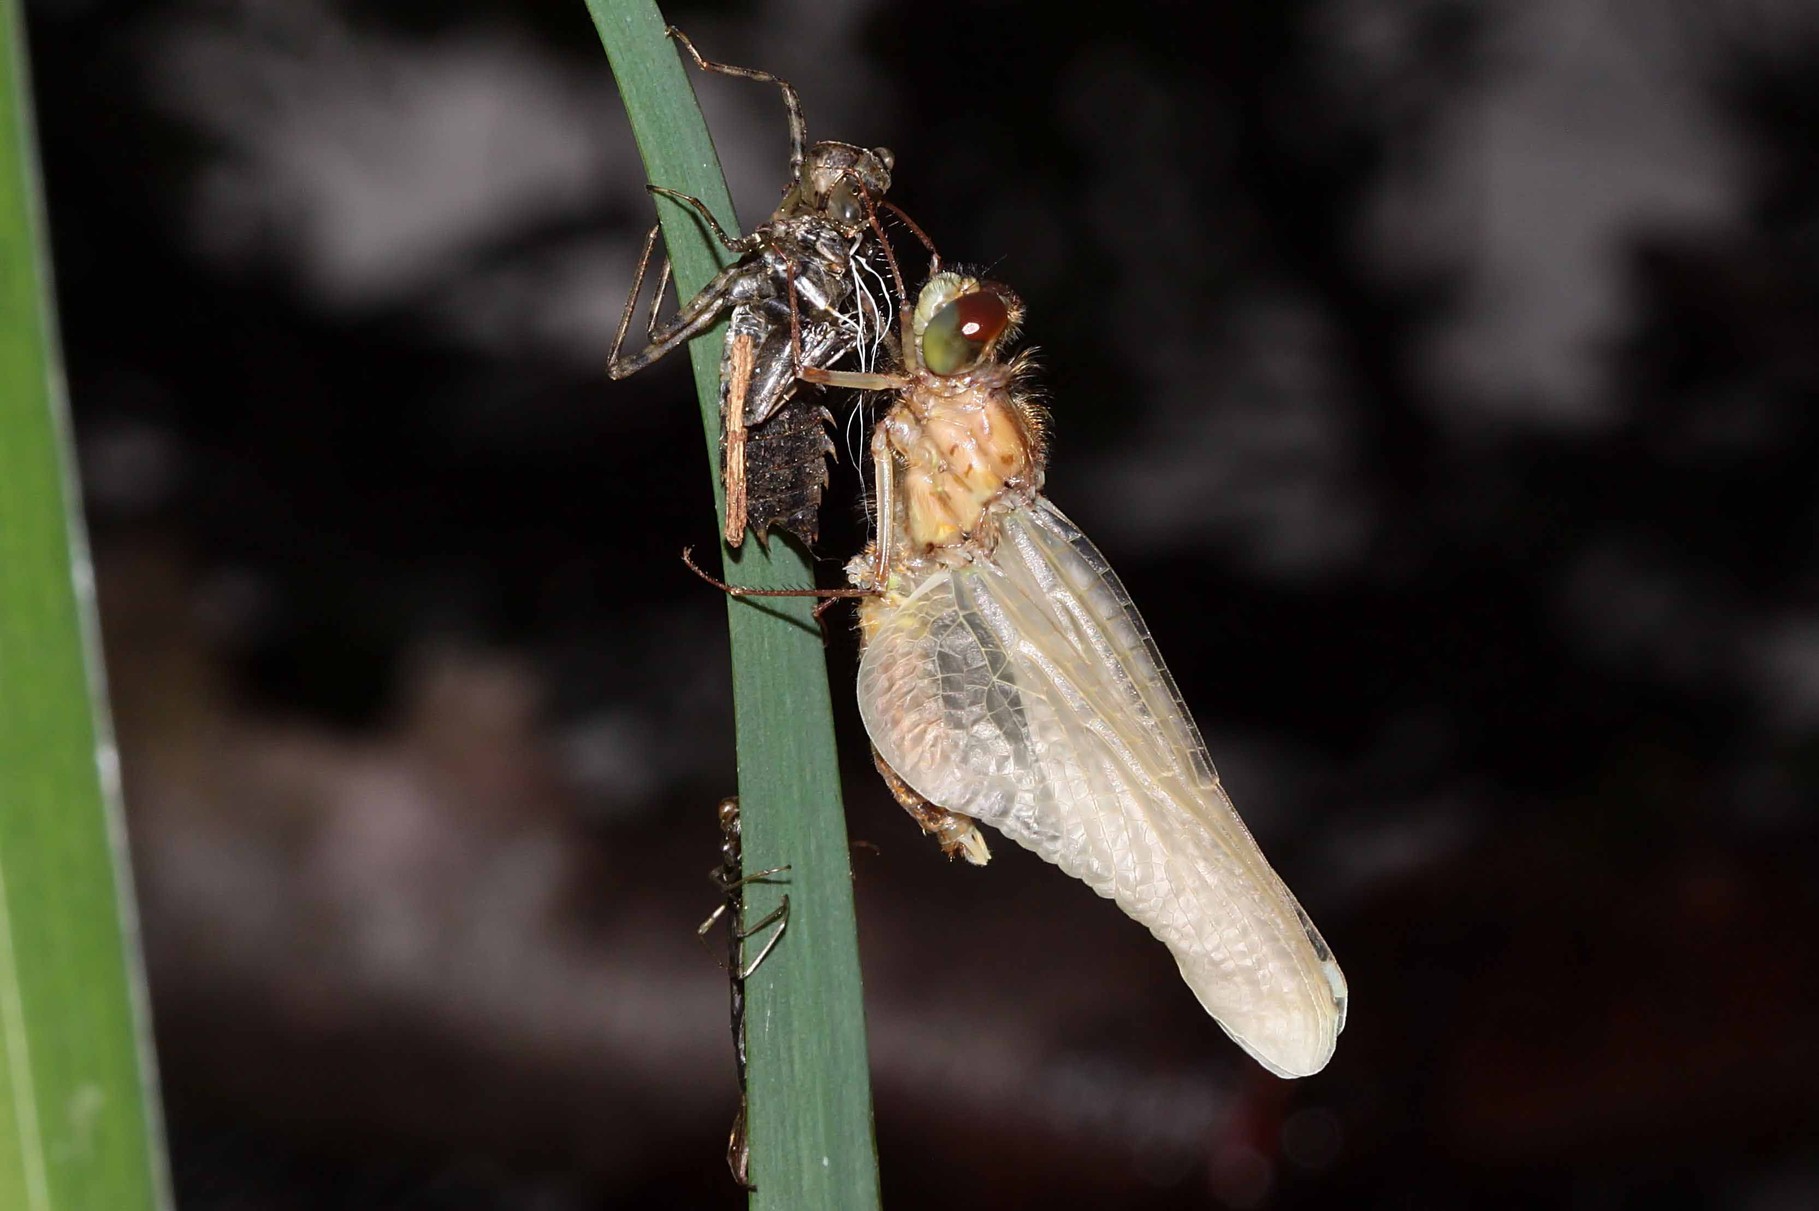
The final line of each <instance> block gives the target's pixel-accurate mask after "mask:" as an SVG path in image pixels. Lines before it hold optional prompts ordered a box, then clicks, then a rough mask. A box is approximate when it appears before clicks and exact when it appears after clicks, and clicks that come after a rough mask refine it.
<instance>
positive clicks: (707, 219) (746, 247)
mask: <svg viewBox="0 0 1819 1211" xmlns="http://www.w3.org/2000/svg"><path fill="white" fill-rule="evenodd" d="M645 188H646V189H648V190H650V191H651V192H652V193H654V194H658V195H660V196H662V197H666V198H668V199H670V200H671V201H672V202H680V203H681V204H682V205H684V206H686V207H688V208H689V209H690V210H692V211H694V212H695V217H696V218H698V219H700V220H701V222H702V223H703V224H704V225H705V226H706V227H707V229H708V231H709V232H710V233H711V234H712V235H713V237H714V238H715V239H716V240H719V241H720V244H721V246H722V247H724V248H725V249H726V250H727V251H728V252H732V253H737V254H738V255H740V256H744V255H745V254H746V253H748V252H751V251H752V250H753V249H755V248H758V247H761V246H762V245H763V243H764V237H762V236H760V235H758V234H757V233H756V232H754V233H753V234H751V235H748V236H745V237H743V238H742V239H737V240H735V239H734V238H733V237H732V236H730V235H727V234H726V229H725V228H724V227H722V226H720V220H719V219H716V218H715V217H714V212H713V211H711V210H709V209H708V208H707V203H706V202H703V201H702V200H701V199H700V198H698V197H696V196H695V195H694V194H690V193H683V192H682V191H681V190H679V189H670V188H669V187H667V186H664V185H646V186H645Z"/></svg>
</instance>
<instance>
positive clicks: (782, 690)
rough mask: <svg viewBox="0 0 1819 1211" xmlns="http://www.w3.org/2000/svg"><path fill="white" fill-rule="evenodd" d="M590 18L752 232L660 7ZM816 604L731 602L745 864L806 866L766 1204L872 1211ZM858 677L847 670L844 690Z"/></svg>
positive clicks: (665, 146) (698, 365)
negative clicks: (737, 206)
mask: <svg viewBox="0 0 1819 1211" xmlns="http://www.w3.org/2000/svg"><path fill="white" fill-rule="evenodd" d="M588 9H589V11H590V12H591V13H592V14H593V17H594V23H595V25H596V26H597V27H598V29H599V31H600V40H601V42H602V43H604V45H605V46H606V53H607V57H608V58H609V59H610V60H611V62H612V67H613V74H614V76H615V77H616V78H617V80H618V82H619V91H620V95H621V96H622V97H623V98H624V100H625V108H626V112H627V113H628V114H629V115H630V118H631V124H632V132H633V134H634V136H635V137H636V138H637V141H638V148H639V151H640V152H641V153H642V154H643V157H644V165H645V171H646V172H647V174H648V175H649V179H650V180H651V181H652V182H653V183H655V184H658V185H666V186H668V187H670V188H672V189H678V190H681V191H682V192H683V193H687V194H692V195H693V196H695V197H697V198H700V199H701V200H702V201H703V202H705V203H707V205H708V207H709V208H710V209H711V210H712V211H713V213H714V214H715V215H716V216H717V217H718V218H719V219H720V221H721V224H722V225H723V226H724V227H726V228H727V230H729V231H736V230H738V229H739V228H738V224H737V223H736V221H735V216H734V214H733V208H732V202H731V199H730V198H729V197H728V195H727V190H726V183H725V181H724V179H723V178H722V176H721V173H720V165H719V160H718V158H717V157H716V156H715V154H714V148H713V142H712V140H711V139H710V138H709V137H708V133H707V127H706V125H705V124H704V123H703V121H702V119H701V112H700V109H699V107H698V106H697V105H696V103H695V95H694V91H693V89H692V88H691V87H690V82H689V78H688V74H687V71H686V70H685V69H684V66H683V64H682V62H681V60H680V59H679V58H678V56H677V52H676V47H675V45H674V44H673V43H671V42H670V41H669V39H668V38H666V37H665V36H664V32H663V30H664V23H663V18H662V16H661V15H660V14H659V13H658V11H657V8H656V6H655V5H654V4H651V3H649V2H648V0H588ZM747 87H750V88H751V89H752V90H753V95H752V99H751V103H752V104H753V105H767V104H769V105H775V106H776V110H777V124H778V127H779V129H781V128H782V126H783V121H784V114H783V105H782V101H781V98H779V97H778V96H776V94H775V92H774V91H770V95H768V96H767V95H766V93H767V91H769V90H767V88H766V86H763V85H759V84H751V85H748V86H747ZM778 184H779V186H781V184H782V182H781V181H779V182H778ZM657 206H658V209H659V211H660V212H661V214H662V218H663V224H664V228H663V230H664V238H665V240H666V241H667V244H668V248H669V253H670V259H671V261H672V262H673V263H674V265H675V273H676V284H677V287H678V289H679V290H680V291H681V295H682V297H684V298H686V297H688V296H689V295H691V294H692V293H694V292H695V291H696V290H698V289H699V288H700V287H701V286H702V285H703V284H705V283H706V282H707V280H708V279H709V278H710V277H711V276H712V275H713V274H714V272H715V271H716V270H718V268H719V267H720V265H721V263H722V261H721V257H722V253H721V250H720V249H719V247H718V246H717V245H715V244H714V243H713V242H712V240H711V237H709V236H707V234H706V233H705V232H704V231H703V230H702V229H701V226H700V224H699V222H698V221H697V220H696V219H695V218H694V217H693V216H692V215H690V214H689V212H688V211H687V210H686V209H684V208H683V207H681V206H679V205H677V204H675V203H672V202H670V201H668V200H667V199H659V200H658V201H657ZM720 341H721V330H720V329H718V328H716V329H715V330H714V331H713V332H712V333H710V334H708V335H706V336H703V337H702V338H700V339H698V340H697V341H695V342H694V345H693V347H692V349H691V350H690V352H691V355H692V357H693V359H694V366H695V387H696V392H697V394H698V396H699V399H700V404H701V417H702V424H703V425H704V427H705V429H706V432H707V440H708V465H709V468H710V470H711V471H712V481H713V485H714V493H715V499H716V500H718V499H719V494H720V481H719V468H718V434H719V424H720V418H719V373H720ZM604 406H611V405H610V402H606V403H605V404H604ZM721 508H724V503H723V502H722V504H721ZM706 520H707V519H706V518H705V517H703V519H702V521H703V530H705V528H706V527H705V523H706ZM726 569H727V572H726V574H727V576H728V578H729V579H731V580H733V581H735V582H737V583H740V584H746V585H754V586H761V587H772V586H790V585H805V584H811V583H813V574H812V572H811V570H810V568H809V566H808V564H807V563H806V561H805V560H804V559H803V558H802V557H801V556H800V555H799V554H798V553H797V552H796V551H795V550H794V549H792V548H791V547H789V546H788V545H787V544H786V543H785V542H784V541H782V540H780V539H776V538H773V539H772V541H771V545H770V552H769V554H768V555H767V554H766V553H765V552H764V550H763V549H762V548H760V547H758V546H757V544H756V543H752V542H747V543H746V544H745V546H744V548H743V549H742V553H741V554H740V556H739V557H738V558H737V559H732V558H728V560H727V562H726ZM812 604H813V603H812V602H810V601H808V600H806V599H802V598H772V599H767V600H764V601H762V602H753V601H749V600H748V601H735V600H731V599H729V600H728V603H727V623H728V627H729V630H730V632H731V637H732V653H733V696H734V710H735V717H736V724H737V732H738V744H739V796H740V803H741V812H742V821H743V829H744V843H745V862H746V867H747V869H752V870H758V869H765V868H768V867H773V866H783V865H788V866H789V868H790V871H789V874H788V875H787V877H786V878H787V882H786V884H785V885H784V886H781V887H756V886H755V887H753V888H751V889H750V895H749V904H748V909H747V911H748V913H749V914H753V919H756V915H757V914H763V913H767V912H769V911H770V910H771V908H772V907H773V906H774V905H775V904H776V903H777V900H778V898H779V896H780V895H781V894H782V892H783V891H784V890H787V891H788V893H789V897H790V905H791V915H790V923H789V932H788V935H787V936H786V937H785V938H784V940H783V942H782V944H781V945H780V946H778V947H777V949H776V951H775V952H774V953H773V954H772V955H771V956H770V958H769V959H768V960H766V962H765V963H764V965H763V966H762V967H761V968H760V969H759V970H758V971H757V972H756V973H755V974H754V975H753V976H752V978H751V981H750V982H749V984H748V985H747V993H748V1000H747V1014H746V1023H747V1026H746V1029H747V1033H748V1040H749V1050H750V1056H751V1067H750V1118H749V1129H750V1137H751V1148H752V1167H751V1175H752V1180H753V1181H754V1182H755V1183H756V1184H757V1186H758V1191H757V1193H756V1194H755V1195H754V1196H753V1198H752V1205H753V1206H754V1207H758V1208H764V1209H770V1208H776V1209H778V1211H783V1209H789V1211H809V1209H812V1208H829V1209H831V1211H863V1209H864V1208H867V1207H875V1206H877V1205H878V1174H877V1154H876V1149H875V1147H874V1145H873V1142H872V1111H871V1076H870V1072H869V1070H868V1068H867V1062H866V1048H865V1012H864V1004H863V1000H862V997H861V989H860V979H859V945H858V938H857V935H856V932H855V929H854V923H853V893H852V874H851V869H850V863H849V858H848V850H847V841H846V819H845V815H844V813H843V811H842V808H841V803H840V781H839V766H838V763H837V760H836V756H835V748H834V729H833V714H832V709H831V704H830V699H829V695H828V678H827V668H826V657H825V653H824V651H823V649H822V644H821V638H820V632H819V629H818V628H817V627H816V625H815V623H814V621H813V620H812V618H811V617H810V611H811V608H812ZM850 678H851V673H850V671H848V672H845V673H843V675H842V682H843V684H848V683H850ZM702 810H703V811H706V810H708V805H707V804H703V805H702ZM728 1062H729V1063H730V1062H731V1061H730V1057H729V1061H728Z"/></svg>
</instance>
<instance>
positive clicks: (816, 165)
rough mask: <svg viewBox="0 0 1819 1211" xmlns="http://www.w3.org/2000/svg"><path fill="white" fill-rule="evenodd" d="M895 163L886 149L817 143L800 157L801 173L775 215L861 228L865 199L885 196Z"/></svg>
mask: <svg viewBox="0 0 1819 1211" xmlns="http://www.w3.org/2000/svg"><path fill="white" fill-rule="evenodd" d="M896 162H897V158H896V157H895V156H894V155H892V154H891V150H890V148H888V147H873V148H864V147H857V146H854V145H853V144H851V143H817V144H815V145H814V146H813V147H810V148H809V149H808V151H807V153H806V154H804V155H803V157H802V172H801V174H800V175H799V176H798V177H797V178H796V181H795V183H794V184H792V185H791V186H790V187H789V192H788V193H786V194H784V195H783V206H782V207H781V209H780V210H779V211H778V213H779V214H784V215H800V214H818V215H822V216H824V217H825V218H827V219H829V220H830V221H832V222H834V223H837V224H839V225H840V226H842V227H847V228H854V229H856V228H858V227H861V226H863V225H864V223H865V221H866V207H865V199H866V197H868V196H869V197H871V198H872V199H873V200H874V201H876V200H877V199H878V198H881V197H883V196H884V195H885V194H886V193H887V192H889V190H890V187H891V169H892V167H894V166H895V165H896Z"/></svg>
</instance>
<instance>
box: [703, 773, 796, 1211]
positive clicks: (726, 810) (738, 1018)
mask: <svg viewBox="0 0 1819 1211" xmlns="http://www.w3.org/2000/svg"><path fill="white" fill-rule="evenodd" d="M743 866H744V856H743V854H742V852H741V845H740V841H739V800H738V799H736V798H729V799H722V800H721V801H720V865H719V866H717V867H715V868H714V873H713V875H712V878H713V880H714V886H716V887H718V888H719V889H720V907H718V908H716V909H714V911H713V912H711V913H709V914H708V918H707V920H705V921H703V922H701V928H700V929H698V930H696V931H695V932H696V933H697V935H698V936H699V937H700V938H701V940H702V942H703V943H705V942H706V941H707V933H708V930H710V929H712V928H713V927H714V923H715V922H717V921H719V920H720V919H721V918H723V917H724V918H725V919H726V974H727V980H728V983H729V984H730V986H731V988H732V1010H733V1063H734V1064H735V1065H736V1066H737V1067H738V1070H739V1112H738V1113H737V1114H736V1115H734V1117H733V1129H732V1131H731V1133H730V1134H729V1135H728V1136H727V1140H726V1166H727V1168H729V1169H731V1170H732V1172H733V1180H734V1181H736V1182H738V1183H739V1184H740V1185H741V1186H744V1187H745V1188H746V1189H747V1190H752V1189H756V1187H754V1186H753V1185H752V1183H751V1159H752V1158H751V1149H750V1147H749V1146H748V1145H747V1142H746V1138H745V982H746V981H747V980H749V979H750V978H751V976H752V973H753V972H755V971H757V970H758V967H759V965H760V964H761V963H763V962H764V960H765V959H766V958H767V957H768V956H769V955H770V953H771V951H772V950H775V949H776V947H777V943H779V942H781V941H782V940H783V931H784V930H786V929H788V928H789V896H788V895H787V894H785V895H784V897H783V902H782V903H781V904H779V905H778V906H777V907H776V908H775V909H773V910H772V911H771V912H768V913H766V914H765V915H764V917H763V918H762V919H760V920H758V921H755V922H753V923H752V924H751V925H749V926H748V925H747V924H746V923H745V886H746V884H748V883H757V882H761V881H762V880H765V879H769V878H772V877H773V876H776V875H780V874H782V873H783V872H784V871H786V870H788V869H789V867H787V866H774V867H772V868H771V869H769V870H760V871H755V872H753V873H752V874H749V875H748V874H746V873H745V872H744V870H743ZM773 925H774V926H776V928H775V929H774V930H772V932H771V935H770V936H769V937H768V938H766V939H765V940H764V945H763V947H762V948H760V949H759V951H758V956H757V957H756V958H754V959H753V960H752V961H751V962H749V963H748V962H746V961H745V942H746V939H747V938H752V937H756V936H757V935H758V934H761V933H763V932H764V931H765V930H767V929H770V928H771V927H772V926H773Z"/></svg>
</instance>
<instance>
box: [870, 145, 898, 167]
mask: <svg viewBox="0 0 1819 1211" xmlns="http://www.w3.org/2000/svg"><path fill="white" fill-rule="evenodd" d="M872 154H873V155H875V156H877V157H878V162H879V163H880V164H882V165H884V171H886V172H895V171H897V153H896V152H894V151H892V150H891V149H890V148H888V147H874V148H872Z"/></svg>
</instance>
